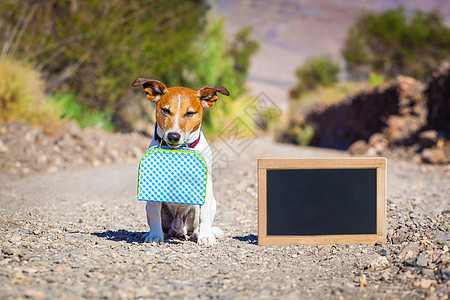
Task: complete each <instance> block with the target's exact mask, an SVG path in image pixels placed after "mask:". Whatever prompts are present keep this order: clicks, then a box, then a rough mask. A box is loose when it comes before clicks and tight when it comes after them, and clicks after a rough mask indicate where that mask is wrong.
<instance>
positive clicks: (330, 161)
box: [258, 157, 387, 245]
mask: <svg viewBox="0 0 450 300" xmlns="http://www.w3.org/2000/svg"><path fill="white" fill-rule="evenodd" d="M386 165H387V162H386V159H385V158H381V157H376V158H323V159H258V245H288V244H308V245H317V244H321V245H323V244H374V243H376V242H385V240H386ZM274 169H282V170H287V169H376V170H377V217H376V220H377V233H376V234H351V235H312V236H305V235H303V236H300V235H299V236H297V235H296V236H268V235H267V170H274Z"/></svg>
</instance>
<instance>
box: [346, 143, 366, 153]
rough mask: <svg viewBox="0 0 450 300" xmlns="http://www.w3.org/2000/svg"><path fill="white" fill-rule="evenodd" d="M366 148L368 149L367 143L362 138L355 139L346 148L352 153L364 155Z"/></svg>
mask: <svg viewBox="0 0 450 300" xmlns="http://www.w3.org/2000/svg"><path fill="white" fill-rule="evenodd" d="M367 150H369V145H368V144H367V142H366V141H364V140H359V141H356V142H354V143H353V144H352V145H351V146H350V147H349V148H348V151H349V152H350V154H352V155H364V154H365V153H366V152H367Z"/></svg>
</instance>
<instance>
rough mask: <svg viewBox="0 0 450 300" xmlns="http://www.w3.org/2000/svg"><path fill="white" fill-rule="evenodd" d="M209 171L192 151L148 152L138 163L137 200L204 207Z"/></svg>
mask: <svg viewBox="0 0 450 300" xmlns="http://www.w3.org/2000/svg"><path fill="white" fill-rule="evenodd" d="M207 175H208V167H207V165H206V161H205V158H204V156H203V154H201V153H200V152H199V151H197V150H195V149H193V148H179V149H172V148H169V147H164V146H154V147H151V148H149V149H148V150H147V151H146V152H145V154H144V156H143V157H142V159H141V161H140V163H139V173H138V188H137V194H138V200H142V201H158V202H170V203H180V204H195V205H203V204H204V203H205V195H206V181H207Z"/></svg>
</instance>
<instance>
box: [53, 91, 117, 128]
mask: <svg viewBox="0 0 450 300" xmlns="http://www.w3.org/2000/svg"><path fill="white" fill-rule="evenodd" d="M48 102H49V103H50V104H51V105H52V106H53V107H56V108H57V109H58V112H59V114H58V117H59V119H61V120H75V121H76V122H77V123H78V125H80V127H81V128H86V127H98V128H101V129H104V130H107V131H111V130H113V128H114V125H113V123H112V113H111V111H109V110H104V111H102V112H98V111H94V110H91V109H89V108H88V107H87V105H86V104H85V103H79V102H77V101H76V97H75V96H74V95H71V94H57V95H54V96H52V97H51V98H50V99H49V101H48Z"/></svg>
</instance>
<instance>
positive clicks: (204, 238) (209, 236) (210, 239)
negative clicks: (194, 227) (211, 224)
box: [197, 232, 216, 246]
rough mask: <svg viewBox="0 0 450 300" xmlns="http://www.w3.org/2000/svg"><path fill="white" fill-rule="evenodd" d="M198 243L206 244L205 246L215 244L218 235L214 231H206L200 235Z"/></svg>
mask: <svg viewBox="0 0 450 300" xmlns="http://www.w3.org/2000/svg"><path fill="white" fill-rule="evenodd" d="M197 243H198V244H199V245H205V246H213V245H215V244H216V237H215V236H214V234H213V233H212V232H206V233H202V232H200V234H199V235H198V238H197Z"/></svg>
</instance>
